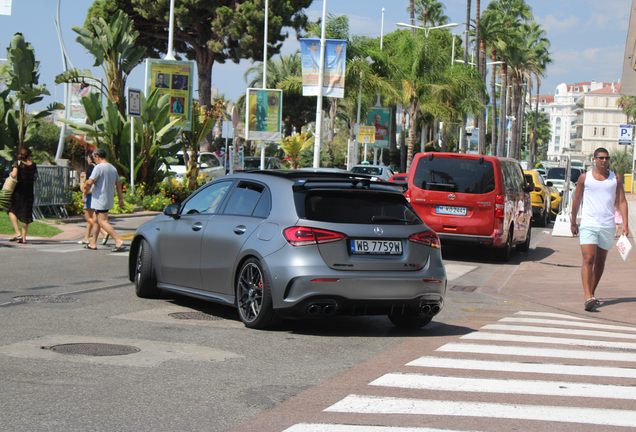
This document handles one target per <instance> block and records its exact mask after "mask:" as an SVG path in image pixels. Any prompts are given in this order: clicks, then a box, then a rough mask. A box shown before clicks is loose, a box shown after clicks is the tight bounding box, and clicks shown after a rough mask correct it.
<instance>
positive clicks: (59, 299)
mask: <svg viewBox="0 0 636 432" xmlns="http://www.w3.org/2000/svg"><path fill="white" fill-rule="evenodd" d="M13 300H14V301H17V302H25V303H75V302H77V301H79V299H76V298H74V297H64V296H46V295H25V296H17V297H13Z"/></svg>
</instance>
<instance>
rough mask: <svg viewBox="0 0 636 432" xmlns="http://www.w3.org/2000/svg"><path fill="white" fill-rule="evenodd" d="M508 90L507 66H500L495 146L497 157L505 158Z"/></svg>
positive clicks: (505, 64)
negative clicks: (496, 141)
mask: <svg viewBox="0 0 636 432" xmlns="http://www.w3.org/2000/svg"><path fill="white" fill-rule="evenodd" d="M507 89H508V64H507V63H504V64H503V65H502V71H501V95H500V96H501V98H500V102H499V139H498V144H497V156H499V157H502V156H505V155H506V154H505V153H506V152H505V149H506V133H507V130H506V102H507V100H506V92H507Z"/></svg>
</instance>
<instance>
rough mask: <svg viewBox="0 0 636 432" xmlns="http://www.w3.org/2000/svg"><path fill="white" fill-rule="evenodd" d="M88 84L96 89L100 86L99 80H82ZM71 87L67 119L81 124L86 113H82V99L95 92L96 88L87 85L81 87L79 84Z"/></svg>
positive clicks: (84, 119) (84, 120)
mask: <svg viewBox="0 0 636 432" xmlns="http://www.w3.org/2000/svg"><path fill="white" fill-rule="evenodd" d="M84 81H86V82H88V83H92V82H94V85H95V86H96V87H97V88H98V87H100V86H101V82H100V81H99V80H91V79H90V78H86V79H84ZM70 86H71V94H70V97H69V99H70V101H69V105H70V106H69V114H68V119H69V120H70V121H72V122H74V123H78V124H82V123H84V122H86V111H84V105H82V98H83V97H85V96H88V94H89V93H94V92H97V91H98V90H97V88H96V87H93V86H89V85H86V84H84V85H82V84H81V83H73V84H70Z"/></svg>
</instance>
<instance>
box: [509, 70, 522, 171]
mask: <svg viewBox="0 0 636 432" xmlns="http://www.w3.org/2000/svg"><path fill="white" fill-rule="evenodd" d="M520 88H521V87H520V86H519V83H518V82H517V81H516V80H513V82H512V101H511V102H512V103H511V104H510V112H511V113H512V114H511V115H512V116H513V117H514V120H512V124H511V125H510V132H511V136H510V152H509V154H510V156H511V157H513V158H515V159H516V158H517V153H518V148H517V147H519V142H518V140H517V128H518V127H519V123H518V122H519V113H518V112H517V111H518V110H517V107H518V103H519V90H520Z"/></svg>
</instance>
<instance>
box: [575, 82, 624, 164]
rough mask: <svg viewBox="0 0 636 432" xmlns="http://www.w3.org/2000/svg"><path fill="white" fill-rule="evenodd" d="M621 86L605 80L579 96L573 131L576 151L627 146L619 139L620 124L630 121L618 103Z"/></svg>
mask: <svg viewBox="0 0 636 432" xmlns="http://www.w3.org/2000/svg"><path fill="white" fill-rule="evenodd" d="M620 90H621V85H620V84H614V83H610V84H604V85H603V87H601V88H598V89H595V90H592V91H589V92H587V93H586V94H585V95H584V96H583V97H582V98H581V99H580V100H579V102H578V104H577V108H576V110H575V113H576V114H577V120H576V122H575V129H574V132H573V134H572V144H573V149H572V150H573V151H576V153H578V154H581V155H583V156H586V157H589V155H591V154H592V153H594V150H595V149H597V148H599V147H603V148H605V149H607V150H608V151H609V152H613V151H616V150H621V149H625V148H627V147H628V146H625V145H619V143H618V134H619V127H620V125H624V124H627V115H625V113H623V110H622V108H620V107H619V106H618V101H619V99H620V98H621V94H620Z"/></svg>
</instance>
